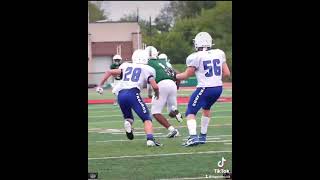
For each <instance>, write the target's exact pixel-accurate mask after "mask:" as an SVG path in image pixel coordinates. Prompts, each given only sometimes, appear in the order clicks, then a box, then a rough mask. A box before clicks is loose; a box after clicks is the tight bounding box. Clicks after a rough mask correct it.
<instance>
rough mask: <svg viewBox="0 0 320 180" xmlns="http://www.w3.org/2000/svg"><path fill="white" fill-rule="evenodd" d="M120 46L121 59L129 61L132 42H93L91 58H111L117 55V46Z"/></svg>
mask: <svg viewBox="0 0 320 180" xmlns="http://www.w3.org/2000/svg"><path fill="white" fill-rule="evenodd" d="M118 45H121V57H122V59H124V60H125V59H131V56H132V53H133V48H132V42H131V41H128V42H95V43H92V55H93V56H113V55H115V54H116V53H117V46H118Z"/></svg>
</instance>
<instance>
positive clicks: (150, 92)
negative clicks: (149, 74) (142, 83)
mask: <svg viewBox="0 0 320 180" xmlns="http://www.w3.org/2000/svg"><path fill="white" fill-rule="evenodd" d="M147 92H148V97H149V98H152V88H151V85H150V84H147Z"/></svg>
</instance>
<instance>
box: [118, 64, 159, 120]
mask: <svg viewBox="0 0 320 180" xmlns="http://www.w3.org/2000/svg"><path fill="white" fill-rule="evenodd" d="M119 69H121V70H122V79H121V80H120V82H119V84H118V85H117V88H116V89H117V91H118V92H119V93H118V104H119V106H120V108H121V111H122V114H123V117H124V119H132V120H134V119H133V115H132V109H133V110H134V111H135V112H136V113H137V115H138V116H139V117H140V118H141V120H142V121H145V120H151V116H150V113H149V110H148V107H147V105H146V104H145V103H144V102H143V99H142V98H141V96H140V89H142V88H143V86H144V85H145V84H146V83H149V80H150V78H152V77H153V78H154V77H155V70H154V69H153V68H152V67H150V66H148V65H145V64H135V63H123V64H122V65H121V66H120V67H119Z"/></svg>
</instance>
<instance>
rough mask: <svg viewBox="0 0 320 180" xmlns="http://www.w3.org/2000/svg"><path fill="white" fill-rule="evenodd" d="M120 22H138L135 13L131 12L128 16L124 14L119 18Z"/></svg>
mask: <svg viewBox="0 0 320 180" xmlns="http://www.w3.org/2000/svg"><path fill="white" fill-rule="evenodd" d="M120 21H129V22H137V21H138V16H137V13H136V12H131V13H129V14H125V15H123V16H122V17H121V18H120Z"/></svg>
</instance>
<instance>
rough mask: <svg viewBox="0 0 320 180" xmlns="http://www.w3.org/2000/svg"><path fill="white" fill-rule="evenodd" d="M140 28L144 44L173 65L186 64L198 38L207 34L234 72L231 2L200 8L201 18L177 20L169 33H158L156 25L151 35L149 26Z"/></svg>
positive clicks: (198, 16)
mask: <svg viewBox="0 0 320 180" xmlns="http://www.w3.org/2000/svg"><path fill="white" fill-rule="evenodd" d="M171 3H174V2H171ZM175 3H176V2H175ZM141 29H142V32H143V33H142V34H143V42H144V43H146V44H147V45H152V46H155V47H156V48H157V49H158V50H159V51H160V52H162V53H166V54H167V55H168V57H169V58H170V59H171V63H173V64H185V60H186V58H187V56H188V55H189V54H191V53H192V52H193V51H194V45H193V39H194V37H195V35H196V34H197V33H199V32H201V31H206V32H208V33H210V34H211V36H212V37H213V40H214V44H215V46H214V48H219V49H221V50H223V51H224V52H225V54H226V57H227V63H228V66H229V68H230V70H231V71H232V2H230V1H222V2H216V3H215V4H214V6H213V7H212V8H210V9H205V8H201V10H200V12H199V15H195V17H190V18H187V17H185V18H181V19H178V20H177V21H176V22H175V24H174V26H173V27H172V28H171V29H170V30H169V32H161V31H160V32H159V31H157V26H152V33H151V35H150V34H149V33H148V31H149V26H148V25H143V26H141ZM229 80H231V79H229Z"/></svg>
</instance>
